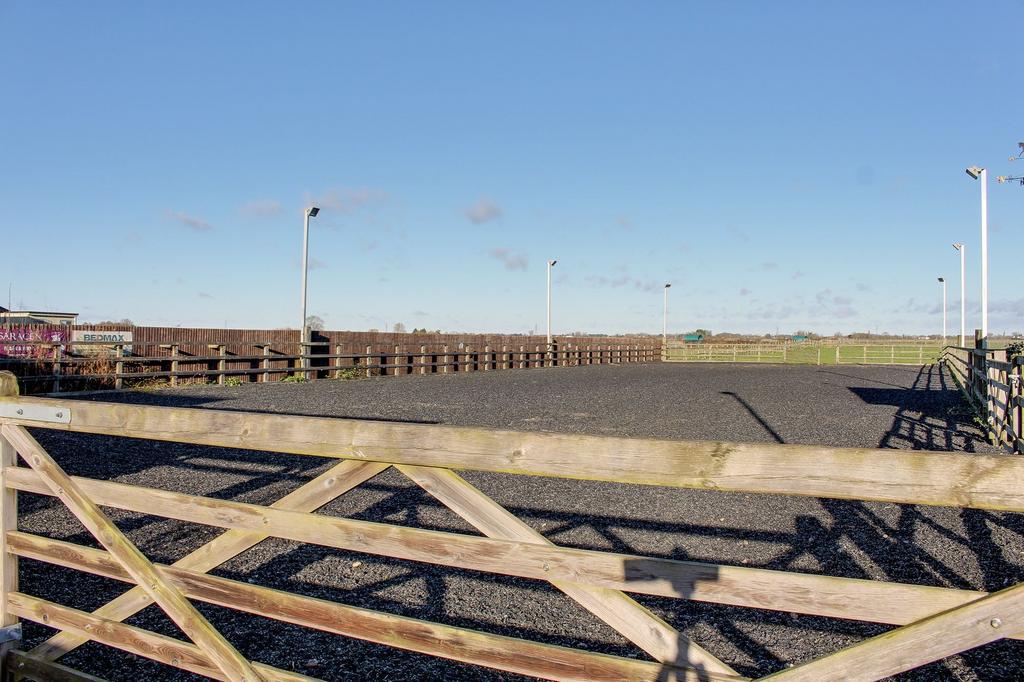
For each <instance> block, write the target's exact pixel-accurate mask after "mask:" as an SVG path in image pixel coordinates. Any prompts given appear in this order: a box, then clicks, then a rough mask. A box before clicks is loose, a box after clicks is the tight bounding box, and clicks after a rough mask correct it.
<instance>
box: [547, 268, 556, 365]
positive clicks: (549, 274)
mask: <svg viewBox="0 0 1024 682" xmlns="http://www.w3.org/2000/svg"><path fill="white" fill-rule="evenodd" d="M557 262H558V261H557V260H549V261H548V352H549V353H550V352H551V268H553V267H555V263H557Z"/></svg>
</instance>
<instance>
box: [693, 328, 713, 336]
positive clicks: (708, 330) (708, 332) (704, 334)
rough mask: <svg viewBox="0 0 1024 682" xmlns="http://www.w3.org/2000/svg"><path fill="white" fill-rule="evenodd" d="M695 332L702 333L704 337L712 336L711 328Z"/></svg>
mask: <svg viewBox="0 0 1024 682" xmlns="http://www.w3.org/2000/svg"><path fill="white" fill-rule="evenodd" d="M694 333H695V334H700V335H701V336H703V337H704V338H707V337H709V336H711V330H710V329H698V330H697V331H695V332H694Z"/></svg>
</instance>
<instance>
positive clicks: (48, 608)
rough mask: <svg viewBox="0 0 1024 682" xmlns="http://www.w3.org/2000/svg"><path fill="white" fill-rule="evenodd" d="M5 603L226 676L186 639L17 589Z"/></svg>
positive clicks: (124, 646)
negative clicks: (99, 615)
mask: <svg viewBox="0 0 1024 682" xmlns="http://www.w3.org/2000/svg"><path fill="white" fill-rule="evenodd" d="M7 606H8V608H9V609H11V610H12V611H13V612H14V613H16V614H18V616H20V617H21V618H25V619H27V620H31V621H35V622H36V623H42V624H43V625H46V626H47V627H51V628H59V629H61V630H64V629H69V630H74V631H75V632H78V633H79V634H81V635H83V636H85V637H88V638H89V639H91V640H93V641H96V642H99V643H101V644H106V645H107V646H111V647H114V648H115V649H120V650H122V651H127V652H129V653H132V654H137V655H139V656H144V657H146V658H151V659H153V660H154V661H159V662H161V663H164V664H166V665H169V666H172V667H175V668H181V669H182V670H188V671H189V672H193V673H197V674H199V675H206V676H207V677H211V678H213V679H215V680H228V679H229V678H228V677H227V676H226V675H225V674H224V673H223V672H222V671H221V670H220V668H218V667H217V666H216V665H214V664H213V662H212V661H211V660H210V658H209V657H208V656H207V655H206V654H205V653H203V650H202V649H200V648H199V647H197V646H196V645H194V644H190V643H188V642H182V641H181V640H178V639H174V638H172V637H167V636H165V635H159V634H157V633H155V632H150V631H148V630H143V629H141V628H137V627H133V626H131V625H125V624H124V623H118V622H116V621H112V620H108V619H106V618H100V617H98V616H94V615H92V614H90V613H86V612H85V611H79V610H77V609H72V608H70V607H67V606H61V605H60V604H54V603H53V602H48V601H46V600H44V599H39V598H38V597H32V596H29V595H27V594H22V593H21V592H14V593H12V594H9V595H7ZM253 667H254V668H255V669H256V671H257V672H258V673H259V677H258V678H257V679H260V680H265V681H266V682H313V681H315V680H316V678H314V677H308V676H306V675H300V674H298V673H292V672H288V671H286V670H279V669H278V668H273V667H271V666H269V665H263V664H262V663H254V664H253Z"/></svg>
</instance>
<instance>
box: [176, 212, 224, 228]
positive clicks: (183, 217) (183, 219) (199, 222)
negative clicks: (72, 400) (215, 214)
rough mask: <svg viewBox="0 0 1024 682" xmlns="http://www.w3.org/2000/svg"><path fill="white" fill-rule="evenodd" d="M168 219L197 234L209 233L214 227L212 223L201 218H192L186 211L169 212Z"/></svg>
mask: <svg viewBox="0 0 1024 682" xmlns="http://www.w3.org/2000/svg"><path fill="white" fill-rule="evenodd" d="M167 217H168V218H170V219H171V220H174V221H177V222H179V223H181V224H182V225H184V226H185V227H187V228H189V229H190V230H195V231H196V232H209V231H210V230H212V229H213V225H211V224H210V223H208V222H206V221H205V220H203V219H201V218H196V217H195V216H191V215H189V214H187V213H185V212H184V211H167Z"/></svg>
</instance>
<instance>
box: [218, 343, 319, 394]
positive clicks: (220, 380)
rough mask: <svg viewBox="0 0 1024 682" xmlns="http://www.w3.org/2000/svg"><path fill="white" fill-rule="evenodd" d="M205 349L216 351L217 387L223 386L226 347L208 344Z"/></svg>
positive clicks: (219, 344)
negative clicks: (218, 357)
mask: <svg viewBox="0 0 1024 682" xmlns="http://www.w3.org/2000/svg"><path fill="white" fill-rule="evenodd" d="M206 347H207V348H209V349H211V350H213V349H215V350H216V351H217V355H218V356H220V359H218V360H217V372H218V374H217V385H218V386H223V385H224V369H225V368H226V367H227V362H225V360H224V354H225V352H226V351H227V346H225V345H224V344H223V343H210V344H207V345H206ZM301 347H302V346H299V348H301Z"/></svg>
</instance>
